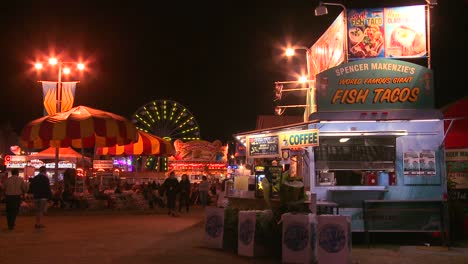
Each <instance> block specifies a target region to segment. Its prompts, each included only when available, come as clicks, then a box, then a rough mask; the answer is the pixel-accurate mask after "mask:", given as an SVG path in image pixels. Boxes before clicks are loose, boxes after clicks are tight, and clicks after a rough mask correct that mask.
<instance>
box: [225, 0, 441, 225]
mask: <svg viewBox="0 0 468 264" xmlns="http://www.w3.org/2000/svg"><path fill="white" fill-rule="evenodd" d="M425 8H426V6H424V5H421V6H407V7H392V8H373V9H356V10H353V9H349V10H347V11H348V13H347V16H345V15H344V13H341V14H340V16H339V17H338V18H337V19H336V20H335V21H334V22H333V23H332V25H331V26H330V28H329V29H328V30H327V31H326V32H325V33H324V34H323V35H322V36H321V37H320V38H319V39H318V40H317V42H316V43H315V44H314V45H313V46H312V47H311V48H310V49H309V50H308V53H307V55H308V59H309V60H308V63H309V65H308V66H309V69H310V72H309V77H310V80H311V81H310V85H311V94H312V96H310V97H308V98H307V109H306V110H307V111H306V112H309V113H312V114H310V115H309V116H308V119H307V120H308V121H307V122H304V123H302V124H296V125H294V126H291V127H273V128H269V129H264V130H261V131H250V132H247V133H242V134H236V135H234V136H235V137H236V138H237V139H238V141H239V142H240V143H242V144H244V145H245V146H246V148H247V155H248V154H249V151H250V154H252V147H251V146H252V144H251V143H252V142H254V141H256V139H257V138H263V139H264V140H266V139H268V138H270V139H272V137H273V138H275V137H278V139H277V140H278V143H277V145H278V149H277V150H275V151H272V152H274V153H270V154H272V155H271V156H270V155H268V156H266V157H268V158H271V159H277V160H278V161H279V162H280V163H281V164H283V165H285V161H286V160H289V161H291V158H289V157H288V158H289V159H284V158H283V155H282V154H285V155H286V157H287V156H288V153H287V152H288V151H289V152H291V151H297V150H298V148H295V147H291V146H285V145H281V144H282V141H283V140H282V133H287V130H292V131H291V132H292V133H297V132H301V131H302V132H303V131H307V130H309V131H312V130H315V131H316V142H315V143H316V144H315V145H309V146H305V147H301V148H299V149H300V151H301V153H302V154H301V155H300V156H299V157H300V158H301V159H302V162H297V163H296V164H298V165H301V164H302V170H303V171H305V172H302V171H301V173H300V174H299V175H301V176H302V177H304V184H305V186H306V190H308V191H309V192H310V193H312V194H315V195H316V199H317V203H318V204H319V203H327V204H328V203H330V204H332V203H334V204H337V209H339V210H337V211H338V213H339V214H340V215H345V216H349V217H350V218H351V219H352V221H351V229H352V231H353V232H441V231H445V230H446V226H445V224H446V222H447V221H446V210H445V209H446V204H445V196H446V193H447V183H446V164H445V149H444V117H443V115H442V113H441V112H440V111H439V110H437V109H434V80H433V76H434V74H433V72H432V70H431V69H430V67H425V66H422V65H419V64H415V63H411V62H408V61H411V60H412V59H419V60H421V59H422V60H424V58H426V56H427V55H428V54H429V50H427V49H426V44H425V43H426V41H427V38H426V23H425V22H426V21H425V18H426V15H425V14H426V13H425ZM344 18H346V19H344ZM343 21H346V23H343ZM402 31H404V32H405V34H402ZM352 32H358V33H359V35H362V38H357V36H354V35H353V38H351V39H349V42H343V39H342V38H337V36H343V35H344V36H346V38H350V36H349V34H351V35H352ZM348 33H349V34H348ZM370 34H371V35H370ZM364 35H366V36H367V37H368V38H367V40H368V41H363V40H364V39H366V38H364V37H365V36H364ZM369 38H370V39H369ZM405 38H411V40H410V39H405ZM346 43H347V44H348V46H346ZM374 44H375V45H374ZM383 44H385V45H383ZM343 47H346V49H344V52H342V51H343ZM331 54H333V56H332V55H331ZM345 54H346V56H345ZM327 56H331V57H327ZM318 135H320V140H319V137H318ZM252 138H254V140H253V141H252ZM297 139H298V140H299V141H300V142H303V141H301V140H304V141H306V139H309V138H306V137H302V138H301V137H300V136H299V137H297ZM313 141H314V140H312V142H313ZM319 141H320V144H319ZM254 145H255V144H254ZM249 148H250V149H249ZM259 149H262V148H259ZM256 150H257V149H254V153H253V154H254V155H253V156H255V151H256ZM267 150H274V149H272V148H270V147H268V148H267V147H264V148H263V150H262V151H267ZM247 157H248V156H247ZM259 157H262V154H259Z"/></svg>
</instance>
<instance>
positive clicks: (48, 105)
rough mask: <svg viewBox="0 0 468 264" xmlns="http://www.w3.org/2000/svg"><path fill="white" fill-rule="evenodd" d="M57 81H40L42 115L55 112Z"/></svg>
mask: <svg viewBox="0 0 468 264" xmlns="http://www.w3.org/2000/svg"><path fill="white" fill-rule="evenodd" d="M56 93H57V82H42V94H43V95H44V116H46V115H53V114H55V112H56V111H55V110H56V109H55V108H57V94H56Z"/></svg>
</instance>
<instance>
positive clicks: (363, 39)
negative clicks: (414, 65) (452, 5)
mask: <svg viewBox="0 0 468 264" xmlns="http://www.w3.org/2000/svg"><path fill="white" fill-rule="evenodd" d="M347 30H348V52H349V60H356V59H366V58H378V57H385V58H418V57H425V56H426V55H427V46H426V11H425V6H424V5H416V6H404V7H391V8H369V9H349V10H348V16H347Z"/></svg>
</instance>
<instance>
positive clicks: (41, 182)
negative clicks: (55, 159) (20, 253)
mask: <svg viewBox="0 0 468 264" xmlns="http://www.w3.org/2000/svg"><path fill="white" fill-rule="evenodd" d="M46 173H47V169H46V167H45V166H42V167H40V168H39V174H37V175H36V176H35V177H34V178H32V180H31V185H30V187H29V188H30V189H31V192H32V194H33V198H34V204H35V207H36V224H35V225H34V227H35V228H44V227H45V226H44V225H43V224H42V217H43V216H44V213H45V212H46V211H47V203H48V201H49V200H51V199H52V191H51V189H50V181H49V178H48V177H47V175H46Z"/></svg>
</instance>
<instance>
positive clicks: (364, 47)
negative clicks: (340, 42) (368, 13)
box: [348, 25, 384, 58]
mask: <svg viewBox="0 0 468 264" xmlns="http://www.w3.org/2000/svg"><path fill="white" fill-rule="evenodd" d="M348 38H349V43H350V46H351V48H350V50H349V52H350V53H351V56H352V57H355V58H370V57H377V56H379V54H380V52H381V51H382V49H383V46H384V45H383V44H384V37H383V33H382V31H381V29H380V27H379V26H376V25H372V26H369V27H366V28H365V29H363V28H361V27H353V28H351V29H350V30H349V31H348Z"/></svg>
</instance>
